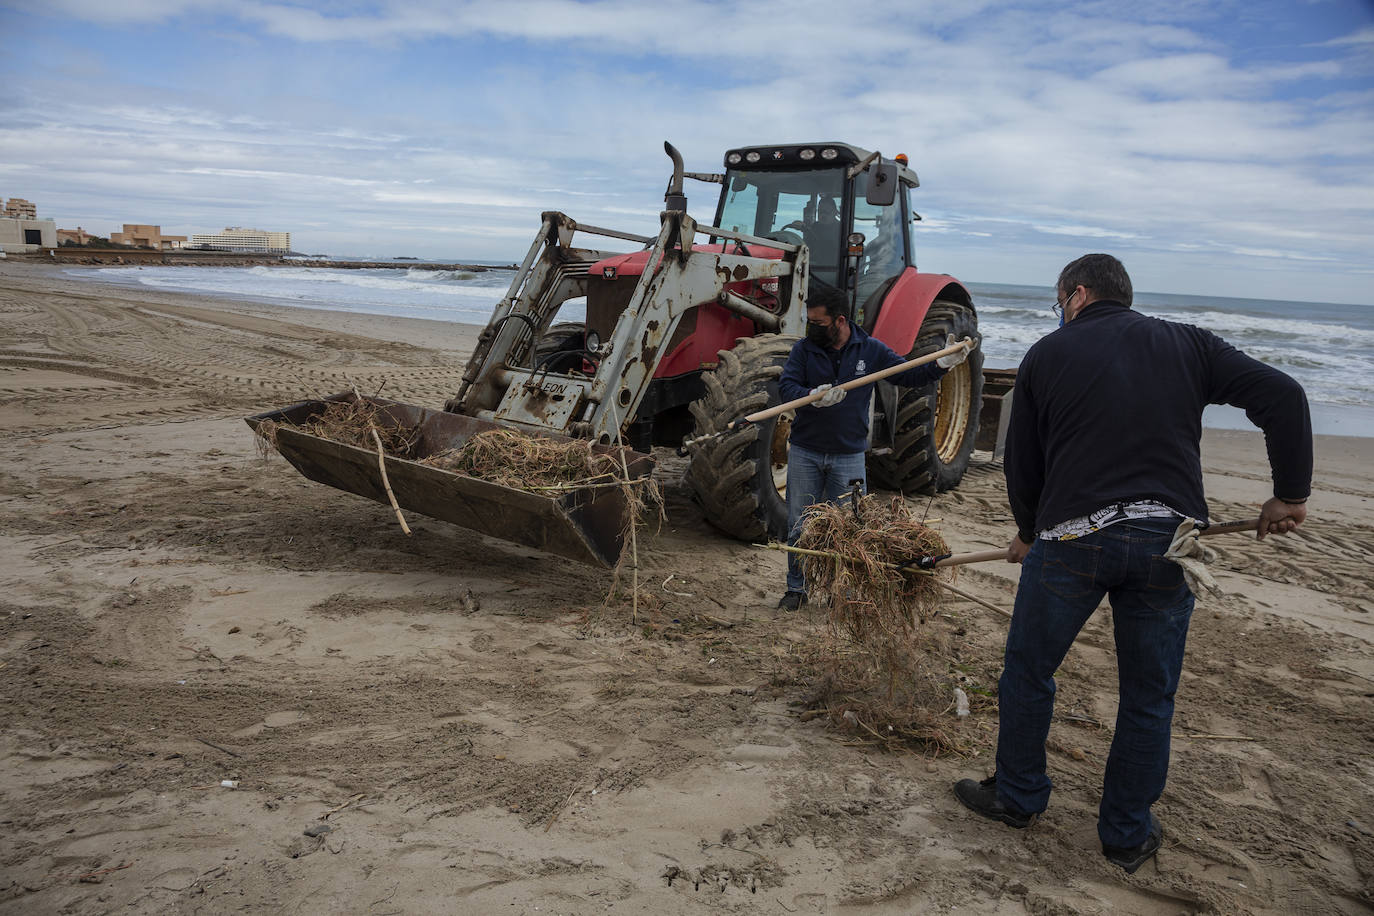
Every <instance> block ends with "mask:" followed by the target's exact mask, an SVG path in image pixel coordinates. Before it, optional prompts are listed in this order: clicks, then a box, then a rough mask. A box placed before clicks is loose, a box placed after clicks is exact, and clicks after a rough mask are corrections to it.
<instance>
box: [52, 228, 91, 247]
mask: <svg viewBox="0 0 1374 916" xmlns="http://www.w3.org/2000/svg"><path fill="white" fill-rule="evenodd" d="M94 238H99V236H94V235H91V234H90V233H89V232H87V231H86V230H85V229H82V228H81V227H80V226H77V227H76V228H75V229H58V230H57V244H59V245H65V244H67V243H68V242H71V243H72V244H73V245H89V244H90V243H91V239H94Z"/></svg>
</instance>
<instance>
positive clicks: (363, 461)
mask: <svg viewBox="0 0 1374 916" xmlns="http://www.w3.org/2000/svg"><path fill="white" fill-rule="evenodd" d="M353 399H354V395H353V394H352V393H351V392H350V393H344V394H336V395H331V396H330V397H329V398H327V399H325V400H324V401H302V402H301V403H298V404H292V405H291V406H289V407H284V408H282V409H280V410H273V411H268V412H266V413H260V414H256V415H254V416H251V417H247V418H246V420H247V422H248V425H249V426H251V427H252V428H253V430H254V431H255V432H259V430H260V427H262V425H263V424H264V423H268V422H270V423H272V424H274V426H275V428H271V435H270V436H268V437H267V438H269V441H272V442H273V443H274V444H275V446H276V449H277V451H279V452H280V453H281V454H282V456H283V457H284V458H285V459H286V460H287V461H289V462H290V463H291V464H292V465H293V466H294V467H295V468H296V470H298V471H300V472H301V473H302V474H303V475H305V476H306V477H308V478H309V479H311V480H314V481H316V482H318V483H323V484H328V485H329V486H331V487H335V488H337V489H340V490H346V491H348V492H349V493H356V494H357V495H359V496H365V497H367V498H368V499H371V500H375V501H377V502H379V503H382V504H383V505H390V500H388V499H387V495H386V489H385V487H384V486H383V484H382V476H381V472H380V470H379V469H378V466H377V452H376V451H375V450H373V449H365V448H359V447H357V446H353V445H346V444H344V443H341V442H336V441H334V440H331V439H324V438H321V437H319V436H315V435H312V434H310V433H307V432H304V431H303V430H302V429H300V428H299V427H302V426H304V425H305V424H306V423H308V422H309V421H310V419H311V418H312V417H315V416H318V415H319V414H320V413H321V412H322V411H323V410H324V408H325V405H326V402H327V401H345V402H348V401H352V400H353ZM366 400H367V401H368V402H370V403H371V404H372V405H374V406H376V407H377V408H379V412H378V417H377V419H378V422H379V423H381V424H394V425H395V427H398V428H406V429H413V430H415V431H417V432H418V436H419V439H418V444H417V446H416V448H415V449H414V453H413V455H412V458H413V459H415V460H407V459H403V458H398V457H395V456H394V455H387V456H386V457H385V461H386V475H387V480H388V481H389V482H390V484H391V490H392V492H393V493H394V494H395V496H396V502H397V504H398V505H399V506H400V507H401V508H402V509H408V510H410V511H411V512H415V513H418V514H420V515H428V516H431V517H433V518H437V519H441V520H443V521H446V522H452V523H453V524H455V525H461V526H462V527H464V528H470V529H472V530H473V531H478V532H480V533H482V534H485V535H489V536H491V537H494V538H499V539H501V540H505V541H513V542H515V543H517V544H523V545H525V546H526V547H533V548H536V549H538V550H544V551H548V552H549V553H553V554H557V555H558V556H562V557H567V558H568V559H570V560H576V561H578V562H580V563H588V564H591V565H596V566H606V567H611V566H614V565H615V564H616V562H617V561H618V560H619V558H620V552H621V550H622V548H623V546H624V544H623V533H624V532H625V530H626V527H627V523H628V521H629V518H628V513H629V511H630V507H629V505H628V503H627V500H626V498H625V494H624V492H623V490H622V488H620V487H614V486H610V487H608V486H604V485H603V486H595V487H582V488H578V489H573V490H565V491H554V494H553V495H548V496H546V495H542V494H540V493H533V492H529V491H527V490H519V489H515V488H512V487H506V486H502V485H500V484H496V483H491V482H490V481H486V480H481V479H478V478H476V477H468V476H466V475H463V474H456V473H453V472H452V471H446V470H443V469H440V468H436V467H431V466H429V465H426V464H421V463H419V461H420V459H423V458H427V457H429V456H431V455H436V454H439V453H441V452H444V451H447V450H449V449H454V448H458V447H460V446H462V445H463V444H464V443H466V442H467V441H468V440H469V439H471V438H472V437H473V436H476V435H477V434H478V433H481V432H485V431H487V430H490V429H497V428H500V424H498V423H493V422H490V421H487V420H480V419H476V418H474V417H465V416H461V415H459V414H453V413H446V412H443V411H437V410H428V409H426V408H423V407H416V406H413V405H410V404H401V403H398V402H396V401H391V400H387V399H385V398H366ZM266 432H267V430H261V431H260V432H259V434H263V433H266ZM549 438H554V439H564V438H565V437H562V436H550V437H549ZM593 448H594V449H596V450H598V451H611V449H610V448H609V447H605V446H600V445H596V446H593ZM625 457H626V461H627V463H628V466H629V471H630V477H631V478H639V477H645V476H647V475H648V474H649V473H651V472H652V471H653V466H654V463H653V459H652V458H650V457H649V456H648V455H645V454H642V453H640V452H633V451H627V453H626V456H625Z"/></svg>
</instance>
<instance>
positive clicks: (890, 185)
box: [864, 157, 897, 207]
mask: <svg viewBox="0 0 1374 916" xmlns="http://www.w3.org/2000/svg"><path fill="white" fill-rule="evenodd" d="M896 199H897V164H896V163H895V162H884V161H883V160H882V158H881V157H879V158H878V160H877V161H876V162H874V163H873V164H872V165H870V166H869V167H868V190H867V192H866V193H865V194H864V200H866V201H868V202H869V203H870V204H872V205H873V206H875V207H890V206H892V203H893V201H895V200H896Z"/></svg>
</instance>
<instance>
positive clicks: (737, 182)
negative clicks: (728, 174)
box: [730, 175, 749, 194]
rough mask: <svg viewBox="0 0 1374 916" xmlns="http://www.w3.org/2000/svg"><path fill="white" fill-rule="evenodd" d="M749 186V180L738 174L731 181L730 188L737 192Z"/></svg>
mask: <svg viewBox="0 0 1374 916" xmlns="http://www.w3.org/2000/svg"><path fill="white" fill-rule="evenodd" d="M747 187H749V181H748V179H746V178H745V177H744V176H743V175H736V176H735V177H734V179H733V180H732V181H731V182H730V190H731V191H734V192H735V193H736V194H738V193H739V192H740V191H743V190H744V189H745V188H747Z"/></svg>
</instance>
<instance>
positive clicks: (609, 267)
mask: <svg viewBox="0 0 1374 916" xmlns="http://www.w3.org/2000/svg"><path fill="white" fill-rule="evenodd" d="M740 249H746V246H743V245H738V244H736V245H735V246H734V247H732V248H726V246H725V245H721V244H715V245H693V246H692V250H693V251H702V252H717V251H721V250H728V251H729V252H730V253H731V254H735V253H738V254H745V253H746V251H745V250H740ZM746 250H747V253H748V255H749V257H753V258H768V259H770V260H774V261H777V260H781V259H782V256H783V251H782V249H780V248H766V247H764V246H762V245H749V246H747V249H746ZM652 253H653V249H650V248H644V249H642V250H640V251H632V252H630V253H629V254H618V255H616V256H615V257H611V258H603V259H601V260H600V261H597V262H596V263H595V264H593V265H592V266H591V268H590V269H589V270H588V271H587V273H588V274H590V275H591V276H593V277H600V278H602V279H605V280H613V279H615V278H616V277H638V276H640V275H641V274H643V273H644V265H645V264H647V263H649V255H650V254H652Z"/></svg>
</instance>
